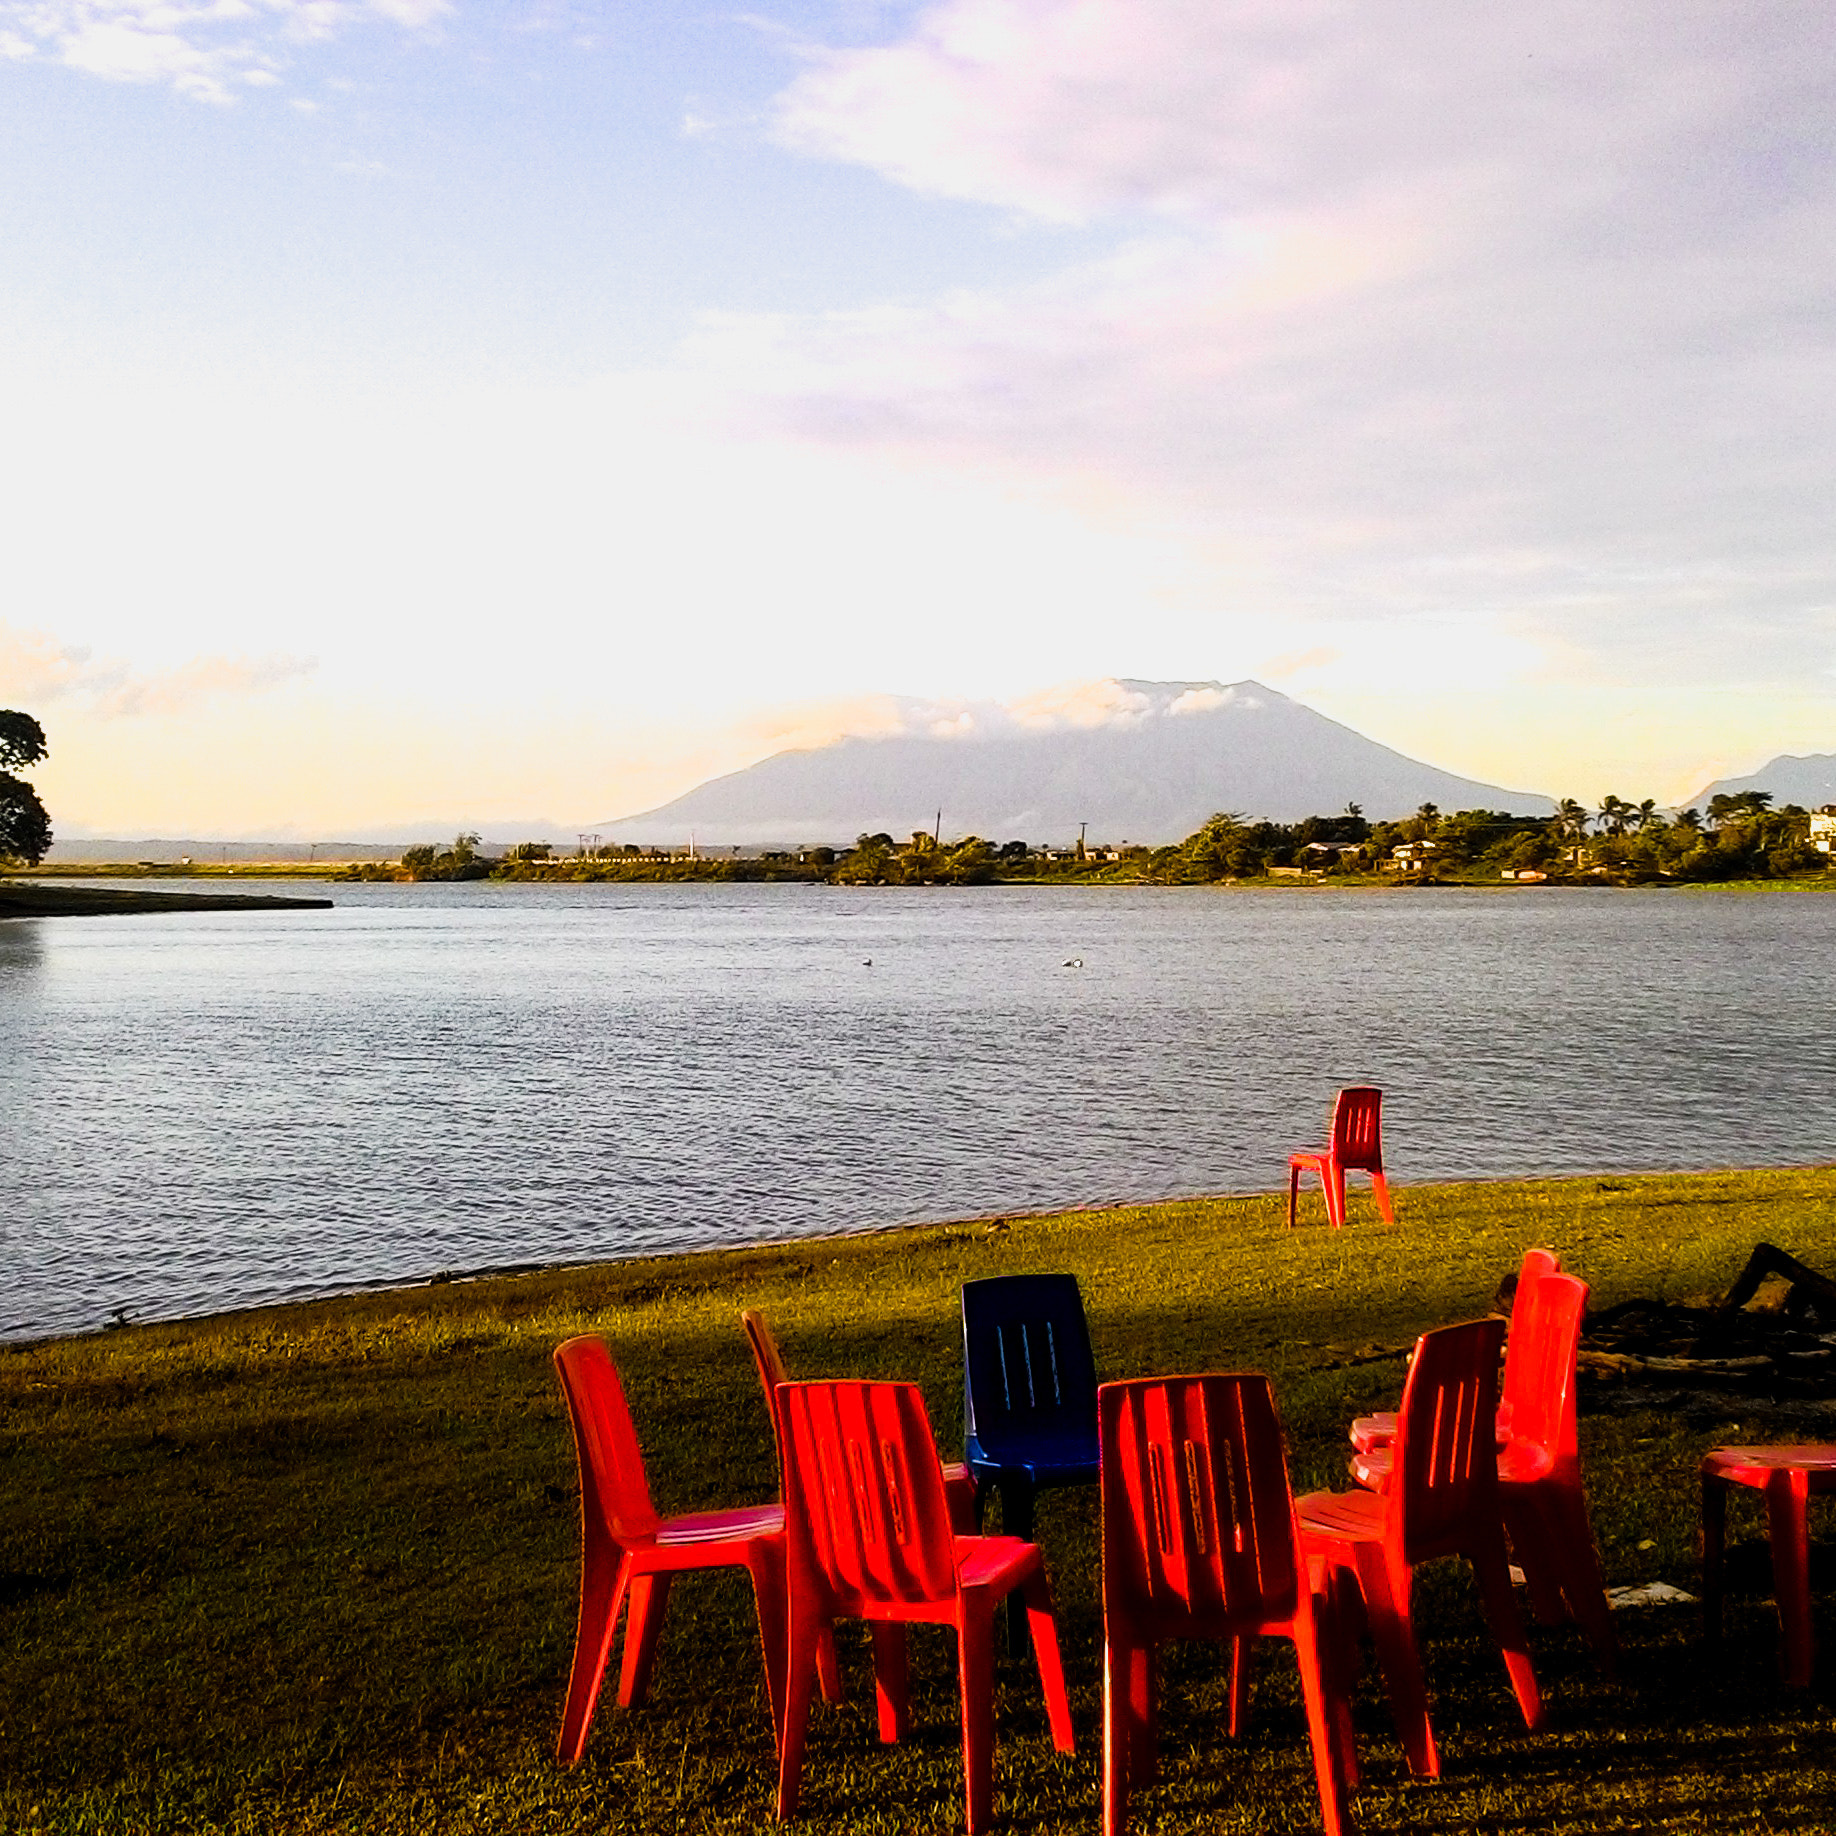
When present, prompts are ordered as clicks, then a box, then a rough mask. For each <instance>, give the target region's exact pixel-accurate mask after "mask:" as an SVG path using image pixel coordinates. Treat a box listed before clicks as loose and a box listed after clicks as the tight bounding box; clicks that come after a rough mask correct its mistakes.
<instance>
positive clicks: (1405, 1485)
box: [1298, 1319, 1543, 1779]
mask: <svg viewBox="0 0 1836 1836" xmlns="http://www.w3.org/2000/svg"><path fill="white" fill-rule="evenodd" d="M1503 1340H1504V1321H1503V1320H1495V1319H1494V1320H1474V1321H1472V1322H1471V1323H1470V1324H1468V1325H1464V1326H1443V1327H1441V1328H1440V1329H1439V1330H1438V1331H1436V1332H1425V1333H1423V1334H1422V1336H1421V1337H1420V1338H1419V1339H1418V1340H1417V1341H1416V1343H1415V1359H1414V1362H1413V1363H1412V1364H1411V1365H1410V1367H1409V1381H1408V1383H1407V1385H1406V1386H1405V1387H1404V1389H1403V1397H1402V1408H1401V1410H1400V1411H1399V1412H1398V1421H1397V1424H1396V1440H1395V1443H1394V1454H1395V1477H1394V1479H1393V1480H1392V1481H1391V1484H1390V1486H1389V1488H1388V1490H1386V1491H1383V1492H1312V1493H1309V1494H1308V1495H1307V1496H1306V1497H1305V1498H1303V1499H1301V1500H1300V1502H1299V1506H1298V1509H1299V1512H1300V1525H1301V1540H1302V1545H1303V1547H1304V1548H1305V1549H1306V1551H1307V1553H1308V1554H1309V1555H1319V1556H1323V1557H1324V1558H1325V1560H1326V1562H1327V1564H1328V1566H1329V1568H1330V1569H1331V1571H1332V1575H1333V1581H1334V1586H1335V1599H1343V1600H1344V1601H1345V1603H1346V1605H1347V1606H1348V1607H1349V1605H1350V1604H1351V1595H1350V1593H1349V1590H1350V1588H1351V1587H1352V1586H1353V1585H1354V1584H1355V1587H1356V1590H1357V1594H1358V1596H1361V1597H1362V1600H1363V1604H1364V1610H1365V1613H1366V1615H1367V1617H1368V1619H1369V1623H1370V1629H1371V1636H1372V1639H1373V1642H1374V1643H1375V1644H1376V1647H1377V1656H1378V1660H1379V1662H1380V1663H1381V1665H1382V1667H1383V1673H1384V1681H1385V1683H1386V1685H1387V1687H1388V1690H1389V1696H1390V1712H1391V1714H1392V1715H1393V1716H1394V1717H1395V1720H1396V1730H1397V1733H1398V1734H1399V1735H1400V1736H1401V1737H1402V1743H1403V1748H1404V1751H1405V1752H1406V1753H1407V1754H1408V1756H1409V1767H1410V1770H1411V1771H1412V1772H1415V1773H1417V1774H1418V1775H1420V1776H1423V1777H1426V1778H1438V1777H1439V1776H1440V1772H1441V1759H1440V1753H1439V1751H1438V1750H1437V1748H1436V1746H1435V1741H1434V1730H1433V1728H1432V1727H1431V1726H1430V1724H1429V1720H1428V1693H1427V1687H1426V1685H1425V1683H1424V1681H1423V1678H1422V1664H1421V1655H1420V1653H1419V1651H1418V1650H1417V1648H1416V1642H1415V1627H1414V1623H1413V1620H1412V1617H1411V1614H1410V1606H1409V1596H1410V1590H1411V1584H1412V1578H1413V1571H1414V1569H1415V1566H1416V1564H1417V1563H1418V1562H1426V1561H1431V1560H1433V1559H1434V1558H1435V1557H1437V1556H1452V1555H1460V1556H1465V1557H1466V1559H1467V1560H1468V1561H1469V1562H1470V1563H1471V1564H1472V1566H1473V1573H1474V1576H1475V1577H1476V1578H1477V1580H1478V1583H1479V1592H1480V1597H1481V1599H1482V1600H1483V1602H1484V1605H1485V1613H1486V1617H1487V1619H1488V1620H1489V1621H1490V1623H1491V1627H1492V1631H1493V1634H1494V1636H1495V1637H1496V1638H1497V1640H1498V1643H1499V1646H1500V1648H1501V1649H1502V1650H1503V1652H1504V1660H1505V1668H1506V1670H1507V1671H1508V1672H1509V1674H1510V1678H1511V1687H1512V1688H1513V1689H1514V1690H1515V1691H1516V1694H1517V1701H1518V1706H1519V1707H1520V1708H1521V1709H1522V1710H1523V1715H1524V1721H1525V1724H1526V1725H1527V1726H1529V1727H1531V1728H1536V1727H1540V1726H1541V1725H1542V1720H1543V1706H1542V1697H1541V1696H1540V1694H1539V1693H1538V1691H1537V1687H1536V1673H1535V1672H1534V1671H1533V1670H1532V1669H1531V1665H1530V1650H1529V1646H1528V1645H1527V1644H1526V1642H1525V1638H1524V1624H1523V1617H1522V1615H1521V1614H1520V1613H1519V1612H1518V1610H1517V1601H1516V1598H1515V1597H1514V1596H1513V1594H1512V1592H1511V1575H1510V1565H1509V1563H1508V1561H1507V1559H1506V1556H1505V1538H1504V1522H1503V1517H1502V1513H1501V1509H1500V1503H1499V1495H1498V1459H1497V1451H1496V1447H1495V1444H1494V1441H1493V1423H1494V1421H1495V1419H1496V1417H1497V1412H1498V1354H1499V1350H1500V1348H1501V1346H1502V1343H1503ZM1345 1674H1349V1668H1348V1669H1347V1671H1346V1673H1345ZM1346 1760H1347V1774H1348V1776H1349V1777H1351V1778H1353V1779H1355V1777H1356V1756H1355V1754H1354V1753H1353V1752H1352V1751H1351V1749H1350V1744H1349V1737H1348V1738H1347V1740H1346Z"/></svg>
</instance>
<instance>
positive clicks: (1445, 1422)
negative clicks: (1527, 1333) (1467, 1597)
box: [1390, 1319, 1505, 1562]
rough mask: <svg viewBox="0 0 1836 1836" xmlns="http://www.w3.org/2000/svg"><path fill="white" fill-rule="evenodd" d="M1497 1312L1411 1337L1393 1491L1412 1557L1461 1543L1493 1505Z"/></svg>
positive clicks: (1499, 1339)
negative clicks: (1473, 1523) (1412, 1352)
mask: <svg viewBox="0 0 1836 1836" xmlns="http://www.w3.org/2000/svg"><path fill="white" fill-rule="evenodd" d="M1504 1330H1505V1323H1504V1321H1503V1320H1500V1319H1489V1320H1472V1321H1469V1322H1468V1323H1467V1324H1466V1325H1463V1326H1442V1327H1439V1328H1437V1329H1436V1330H1435V1331H1434V1332H1425V1333H1423V1334H1422V1336H1421V1337H1420V1338H1419V1339H1417V1340H1416V1342H1415V1359H1414V1362H1413V1363H1412V1364H1411V1365H1410V1366H1409V1380H1408V1382H1407V1383H1405V1384H1404V1385H1403V1394H1402V1407H1401V1408H1400V1409H1398V1411H1397V1413H1396V1441H1395V1452H1394V1456H1393V1457H1394V1460H1395V1466H1394V1468H1393V1471H1394V1474H1395V1477H1394V1478H1393V1479H1392V1480H1391V1482H1390V1496H1391V1497H1392V1498H1393V1499H1395V1500H1396V1503H1397V1508H1398V1509H1399V1510H1400V1511H1401V1513H1402V1516H1401V1520H1400V1529H1401V1534H1402V1540H1403V1555H1404V1558H1405V1559H1406V1560H1408V1561H1410V1562H1416V1561H1420V1560H1423V1559H1424V1558H1426V1557H1428V1556H1435V1555H1444V1554H1447V1553H1450V1552H1451V1551H1453V1550H1455V1549H1458V1548H1460V1547H1461V1545H1462V1539H1463V1535H1464V1532H1465V1529H1466V1526H1467V1524H1468V1523H1470V1522H1471V1521H1472V1520H1473V1518H1474V1516H1475V1515H1476V1514H1493V1515H1495V1514H1496V1512H1497V1509H1498V1445H1497V1441H1496V1439H1495V1432H1496V1430H1495V1421H1496V1417H1497V1414H1498V1353H1499V1350H1500V1348H1501V1347H1502V1345H1503V1343H1504Z"/></svg>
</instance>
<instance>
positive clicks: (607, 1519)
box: [555, 1338, 658, 1543]
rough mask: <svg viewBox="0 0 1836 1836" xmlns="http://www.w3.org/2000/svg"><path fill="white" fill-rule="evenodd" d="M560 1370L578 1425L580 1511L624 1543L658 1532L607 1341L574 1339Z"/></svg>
mask: <svg viewBox="0 0 1836 1836" xmlns="http://www.w3.org/2000/svg"><path fill="white" fill-rule="evenodd" d="M555 1370H556V1371H557V1372H558V1373H559V1375H560V1378H561V1394H562V1395H563V1396H564V1397H566V1399H567V1412H568V1415H569V1417H570V1418H571V1419H572V1421H573V1424H574V1453H575V1456H576V1457H577V1458H578V1459H579V1461H580V1501H581V1509H582V1510H583V1511H585V1512H587V1513H588V1514H589V1515H594V1514H596V1515H597V1517H598V1518H599V1520H600V1521H601V1522H602V1523H604V1524H605V1526H606V1528H607V1529H608V1530H609V1531H610V1532H611V1533H612V1537H613V1540H614V1541H615V1542H619V1543H627V1542H643V1541H645V1540H646V1539H648V1538H649V1537H651V1536H653V1535H654V1534H655V1533H656V1528H657V1521H658V1520H657V1513H656V1507H655V1506H654V1505H653V1504H652V1503H651V1502H650V1481H649V1480H648V1479H647V1478H646V1477H645V1475H644V1452H643V1449H642V1448H641V1447H639V1445H638V1438H637V1429H636V1428H635V1427H634V1426H633V1424H632V1420H631V1409H630V1405H629V1404H627V1403H626V1401H625V1390H624V1386H623V1385H622V1384H621V1383H620V1382H619V1380H618V1370H617V1368H616V1366H614V1364H613V1362H612V1354H611V1353H610V1352H609V1351H608V1350H607V1349H606V1342H605V1340H604V1339H595V1338H580V1339H569V1340H567V1341H566V1343H565V1344H562V1345H557V1346H556V1347H555Z"/></svg>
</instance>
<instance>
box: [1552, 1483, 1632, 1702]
mask: <svg viewBox="0 0 1836 1836" xmlns="http://www.w3.org/2000/svg"><path fill="white" fill-rule="evenodd" d="M1534 1496H1535V1503H1536V1507H1537V1511H1538V1514H1539V1515H1540V1516H1541V1518H1542V1519H1543V1521H1544V1523H1545V1524H1546V1525H1547V1526H1548V1541H1549V1546H1550V1547H1551V1548H1552V1549H1553V1550H1554V1551H1555V1555H1556V1564H1557V1572H1556V1582H1557V1585H1558V1586H1559V1587H1560V1588H1561V1590H1562V1599H1563V1601H1564V1603H1565V1604H1566V1605H1567V1608H1568V1611H1569V1612H1570V1614H1572V1615H1573V1617H1574V1620H1575V1623H1576V1624H1577V1625H1578V1626H1580V1628H1581V1630H1582V1631H1583V1632H1585V1633H1586V1634H1587V1640H1588V1643H1589V1644H1590V1645H1592V1646H1593V1648H1594V1661H1595V1663H1596V1665H1597V1666H1598V1667H1599V1670H1600V1674H1601V1675H1602V1676H1604V1677H1611V1676H1612V1675H1613V1673H1614V1671H1615V1669H1616V1668H1617V1666H1618V1659H1619V1632H1618V1629H1617V1628H1616V1627H1615V1626H1614V1624H1613V1609H1612V1608H1611V1607H1610V1606H1609V1605H1608V1604H1607V1597H1606V1575H1605V1573H1604V1572H1603V1571H1602V1569H1601V1566H1600V1546H1599V1544H1597V1543H1596V1542H1595V1541H1594V1527H1593V1525H1592V1524H1591V1523H1590V1522H1589V1521H1588V1515H1587V1497H1586V1495H1585V1494H1584V1493H1583V1492H1582V1490H1581V1480H1580V1475H1579V1474H1576V1475H1574V1476H1573V1477H1572V1478H1564V1479H1562V1480H1561V1481H1560V1482H1556V1481H1553V1480H1545V1481H1544V1482H1543V1484H1542V1485H1541V1486H1540V1487H1538V1488H1537V1490H1536V1492H1535V1495H1534Z"/></svg>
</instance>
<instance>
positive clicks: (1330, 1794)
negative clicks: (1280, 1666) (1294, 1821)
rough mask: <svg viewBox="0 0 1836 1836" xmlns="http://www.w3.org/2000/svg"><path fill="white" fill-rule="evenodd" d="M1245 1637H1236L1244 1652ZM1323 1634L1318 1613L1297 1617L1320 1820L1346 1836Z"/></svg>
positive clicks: (1334, 1835)
mask: <svg viewBox="0 0 1836 1836" xmlns="http://www.w3.org/2000/svg"><path fill="white" fill-rule="evenodd" d="M1245 1642H1246V1641H1245V1640H1243V1639H1237V1640H1236V1641H1235V1643H1236V1646H1237V1650H1238V1654H1239V1655H1241V1652H1242V1648H1243V1646H1244V1644H1245ZM1329 1643H1330V1634H1328V1637H1327V1638H1326V1639H1324V1640H1322V1639H1321V1638H1320V1636H1319V1633H1318V1629H1317V1627H1316V1626H1315V1623H1314V1616H1313V1614H1312V1613H1311V1612H1309V1611H1307V1610H1306V1607H1305V1604H1304V1603H1303V1606H1302V1610H1301V1611H1300V1612H1299V1613H1297V1614H1296V1615H1295V1619H1294V1654H1295V1657H1296V1659H1297V1661H1298V1662H1299V1664H1300V1677H1301V1698H1302V1700H1303V1701H1304V1702H1305V1703H1306V1705H1307V1741H1308V1744H1309V1745H1310V1746H1311V1747H1312V1749H1313V1777H1314V1782H1315V1783H1316V1784H1317V1785H1318V1787H1319V1792H1320V1821H1321V1822H1322V1823H1324V1824H1325V1826H1326V1836H1344V1831H1345V1774H1344V1765H1343V1762H1342V1760H1341V1758H1340V1755H1339V1750H1338V1735H1337V1731H1336V1729H1335V1727H1334V1715H1335V1705H1334V1704H1333V1702H1332V1695H1333V1683H1334V1671H1333V1661H1332V1655H1331V1652H1330V1651H1329V1650H1325V1649H1323V1646H1326V1645H1328V1644H1329Z"/></svg>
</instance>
